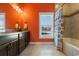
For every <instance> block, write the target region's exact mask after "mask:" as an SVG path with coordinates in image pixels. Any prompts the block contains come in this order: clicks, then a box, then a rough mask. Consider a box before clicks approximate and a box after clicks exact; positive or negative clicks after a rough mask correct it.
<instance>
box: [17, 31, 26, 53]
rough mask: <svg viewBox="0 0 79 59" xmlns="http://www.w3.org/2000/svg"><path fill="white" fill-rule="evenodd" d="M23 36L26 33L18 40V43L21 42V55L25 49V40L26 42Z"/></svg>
mask: <svg viewBox="0 0 79 59" xmlns="http://www.w3.org/2000/svg"><path fill="white" fill-rule="evenodd" d="M23 34H24V32H23V33H20V34H19V39H18V41H19V53H21V52H22V51H23V50H24V49H25V40H24V36H23Z"/></svg>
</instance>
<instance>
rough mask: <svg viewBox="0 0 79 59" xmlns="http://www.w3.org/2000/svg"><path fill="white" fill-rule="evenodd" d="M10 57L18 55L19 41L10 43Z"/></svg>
mask: <svg viewBox="0 0 79 59" xmlns="http://www.w3.org/2000/svg"><path fill="white" fill-rule="evenodd" d="M8 55H9V56H16V55H18V40H17V39H16V40H14V41H12V42H10V45H9V47H8Z"/></svg>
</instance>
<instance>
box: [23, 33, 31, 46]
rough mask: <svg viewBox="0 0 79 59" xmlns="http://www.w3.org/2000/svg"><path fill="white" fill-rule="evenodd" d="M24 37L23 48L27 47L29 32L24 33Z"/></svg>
mask: <svg viewBox="0 0 79 59" xmlns="http://www.w3.org/2000/svg"><path fill="white" fill-rule="evenodd" d="M24 36H25V47H26V46H28V44H29V42H30V32H27V33H26V32H25V33H24Z"/></svg>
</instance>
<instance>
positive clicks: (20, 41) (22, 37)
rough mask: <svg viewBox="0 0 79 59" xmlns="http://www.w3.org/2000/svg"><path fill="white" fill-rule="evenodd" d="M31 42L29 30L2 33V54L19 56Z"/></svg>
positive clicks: (0, 41)
mask: <svg viewBox="0 0 79 59" xmlns="http://www.w3.org/2000/svg"><path fill="white" fill-rule="evenodd" d="M29 42H30V32H29V31H20V32H17V31H11V32H2V33H0V56H17V55H19V54H20V53H21V52H22V51H23V50H24V49H25V48H26V47H27V46H28V44H29Z"/></svg>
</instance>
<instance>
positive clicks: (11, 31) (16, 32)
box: [0, 30, 28, 36]
mask: <svg viewBox="0 0 79 59" xmlns="http://www.w3.org/2000/svg"><path fill="white" fill-rule="evenodd" d="M22 32H28V30H27V31H16V30H5V31H4V32H0V36H3V35H11V34H18V33H22Z"/></svg>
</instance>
